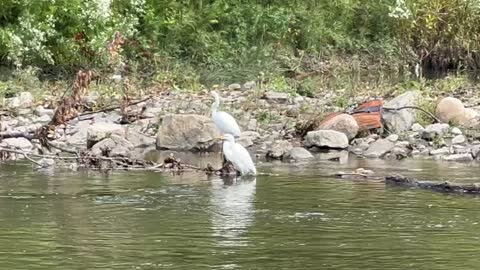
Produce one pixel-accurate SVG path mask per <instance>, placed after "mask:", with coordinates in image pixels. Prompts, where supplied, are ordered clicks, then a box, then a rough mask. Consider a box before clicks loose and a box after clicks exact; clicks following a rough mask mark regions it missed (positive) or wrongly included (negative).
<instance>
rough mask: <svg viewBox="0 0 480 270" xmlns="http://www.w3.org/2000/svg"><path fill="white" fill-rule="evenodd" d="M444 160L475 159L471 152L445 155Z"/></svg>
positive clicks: (461, 160)
mask: <svg viewBox="0 0 480 270" xmlns="http://www.w3.org/2000/svg"><path fill="white" fill-rule="evenodd" d="M442 160H445V161H456V162H469V161H473V157H472V155H471V154H470V153H465V154H453V155H448V156H443V157H442Z"/></svg>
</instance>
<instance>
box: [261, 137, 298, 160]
mask: <svg viewBox="0 0 480 270" xmlns="http://www.w3.org/2000/svg"><path fill="white" fill-rule="evenodd" d="M292 148H293V146H292V144H291V143H290V142H289V141H277V142H275V143H274V144H273V145H272V146H271V149H270V150H269V151H268V152H267V157H268V158H272V159H281V158H282V157H283V155H285V154H286V153H287V152H288V151H289V150H290V149H292Z"/></svg>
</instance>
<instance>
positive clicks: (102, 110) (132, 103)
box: [79, 96, 152, 117]
mask: <svg viewBox="0 0 480 270" xmlns="http://www.w3.org/2000/svg"><path fill="white" fill-rule="evenodd" d="M150 99H152V97H151V96H150V97H147V98H144V99H142V100H138V101H135V102H131V103H129V104H127V105H126V106H127V107H129V106H133V105H137V104H140V103H142V102H145V101H147V100H150ZM121 108H122V106H121V105H119V106H113V107H108V108H105V109H101V110H97V111H91V112H85V113H82V114H80V115H79V117H81V116H86V115H92V114H97V113H101V112H111V111H114V110H117V109H121Z"/></svg>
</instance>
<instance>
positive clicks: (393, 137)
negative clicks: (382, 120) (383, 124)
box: [387, 134, 398, 142]
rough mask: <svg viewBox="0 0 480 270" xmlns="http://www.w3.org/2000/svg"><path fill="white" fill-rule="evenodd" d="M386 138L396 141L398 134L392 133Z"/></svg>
mask: <svg viewBox="0 0 480 270" xmlns="http://www.w3.org/2000/svg"><path fill="white" fill-rule="evenodd" d="M387 140H389V141H391V142H396V141H398V135H397V134H392V135H390V136H388V137H387Z"/></svg>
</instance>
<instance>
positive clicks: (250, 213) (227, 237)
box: [210, 176, 257, 247]
mask: <svg viewBox="0 0 480 270" xmlns="http://www.w3.org/2000/svg"><path fill="white" fill-rule="evenodd" d="M256 183H257V180H256V178H253V177H252V178H236V177H233V176H228V177H223V178H219V179H213V180H212V181H211V185H212V187H211V189H210V190H211V196H210V207H211V222H212V230H213V236H214V237H216V239H218V244H219V245H220V246H230V247H231V246H246V245H248V239H247V237H246V236H245V234H246V233H247V232H248V228H249V227H250V225H251V224H252V223H253V220H254V214H255V205H254V202H255V188H256Z"/></svg>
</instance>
